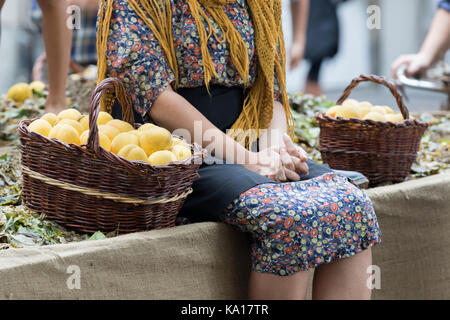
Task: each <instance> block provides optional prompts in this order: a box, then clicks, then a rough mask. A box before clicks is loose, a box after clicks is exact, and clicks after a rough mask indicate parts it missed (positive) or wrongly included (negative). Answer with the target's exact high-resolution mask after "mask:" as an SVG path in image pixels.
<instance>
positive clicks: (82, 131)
mask: <svg viewBox="0 0 450 320" xmlns="http://www.w3.org/2000/svg"><path fill="white" fill-rule="evenodd" d="M97 125H98V131H99V132H98V137H99V143H100V146H101V147H102V148H103V149H105V150H107V151H111V152H113V153H115V154H117V155H119V156H121V157H123V158H125V159H127V160H130V161H143V162H147V163H149V164H151V165H165V164H168V163H170V162H173V161H183V160H186V159H188V158H190V157H191V156H192V153H191V148H190V146H189V145H188V144H187V143H186V142H184V141H183V140H181V139H178V138H175V137H172V134H171V133H170V132H169V131H168V130H166V129H164V128H161V127H158V126H156V125H154V124H151V123H147V124H144V125H142V126H141V127H140V128H139V129H137V130H135V129H134V128H133V126H132V125H130V124H129V123H127V122H124V121H121V120H117V119H113V118H112V117H111V115H110V114H109V113H107V112H103V111H101V112H100V113H99V115H98V119H97ZM28 130H30V131H33V132H37V133H39V134H41V135H43V136H46V137H48V138H50V139H58V140H60V141H64V142H65V143H67V144H76V145H85V144H87V140H88V137H89V116H88V115H82V114H81V113H80V112H79V111H78V110H76V109H66V110H63V111H61V112H60V113H59V114H58V115H56V114H54V113H46V114H45V115H43V116H42V117H41V118H40V119H36V120H34V121H33V122H32V123H30V125H29V126H28Z"/></svg>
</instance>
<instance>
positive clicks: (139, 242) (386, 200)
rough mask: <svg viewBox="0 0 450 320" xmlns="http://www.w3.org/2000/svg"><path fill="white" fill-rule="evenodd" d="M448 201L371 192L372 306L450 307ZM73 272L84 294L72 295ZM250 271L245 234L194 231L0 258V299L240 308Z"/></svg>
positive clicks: (430, 189)
mask: <svg viewBox="0 0 450 320" xmlns="http://www.w3.org/2000/svg"><path fill="white" fill-rule="evenodd" d="M449 194H450V174H441V175H436V176H432V177H428V178H424V179H420V180H415V181H409V182H405V183H401V184H397V185H394V186H388V187H380V188H375V189H371V190H369V191H368V195H369V196H370V197H371V199H372V200H373V202H374V205H375V210H376V212H377V216H378V219H379V222H380V226H381V230H382V233H383V242H382V244H380V245H378V246H376V247H375V248H374V250H373V254H374V258H373V260H374V261H373V263H374V264H375V265H378V266H379V267H380V269H381V289H380V290H374V292H373V298H375V299H450V280H449V279H450V268H449V267H448V266H449V265H450V249H449V248H450V233H449V232H448V230H449V229H450V198H449V196H448V195H449ZM71 266H77V267H79V270H80V289H76V288H75V289H69V288H68V285H67V282H68V279H69V287H70V285H71V284H72V286H73V284H74V283H75V282H71V281H70V280H71V279H73V278H70V276H71V274H68V273H67V271H68V270H69V271H71V272H73V270H74V269H73V267H72V268H71ZM249 266H250V265H249V256H248V244H247V241H246V238H245V236H244V235H243V234H242V233H239V232H238V231H235V230H234V229H233V228H231V227H229V226H227V225H224V224H220V223H200V224H191V225H187V226H180V227H175V228H170V229H164V230H156V231H150V232H143V233H135V234H130V235H125V236H119V237H117V238H113V239H107V240H98V241H86V242H81V243H72V244H67V245H57V246H47V247H40V248H36V249H10V250H6V251H3V252H0V279H1V286H0V299H243V298H245V297H246V290H247V278H248V272H249ZM75 268H76V267H75ZM72 275H73V274H72ZM368 276H369V275H368Z"/></svg>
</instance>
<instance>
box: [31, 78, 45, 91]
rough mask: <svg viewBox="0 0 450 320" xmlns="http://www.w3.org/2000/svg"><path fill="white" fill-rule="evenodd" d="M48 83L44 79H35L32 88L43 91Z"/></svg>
mask: <svg viewBox="0 0 450 320" xmlns="http://www.w3.org/2000/svg"><path fill="white" fill-rule="evenodd" d="M45 87H46V85H45V83H43V82H42V81H33V82H31V83H30V89H31V90H35V91H39V92H42V91H44V89H45Z"/></svg>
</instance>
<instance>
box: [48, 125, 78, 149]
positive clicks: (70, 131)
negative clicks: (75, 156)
mask: <svg viewBox="0 0 450 320" xmlns="http://www.w3.org/2000/svg"><path fill="white" fill-rule="evenodd" d="M48 137H49V138H51V139H58V140H60V141H63V142H65V143H67V144H71V143H72V144H77V145H79V144H80V136H79V135H78V132H77V130H76V129H75V128H74V127H72V126H70V125H68V124H64V123H58V124H57V125H56V126H54V127H53V128H52V130H50V133H49V135H48Z"/></svg>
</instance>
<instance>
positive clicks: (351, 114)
mask: <svg viewBox="0 0 450 320" xmlns="http://www.w3.org/2000/svg"><path fill="white" fill-rule="evenodd" d="M326 114H327V115H328V116H330V117H334V118H337V117H341V118H344V119H360V120H373V121H387V122H392V123H396V122H400V121H403V120H404V119H403V116H402V114H401V113H395V112H394V110H392V109H391V108H390V107H388V106H373V105H372V104H371V103H370V102H367V101H362V102H358V101H357V100H355V99H347V100H345V101H344V102H343V103H342V105H336V106H334V107H331V108H330V109H328V111H327V112H326Z"/></svg>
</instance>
